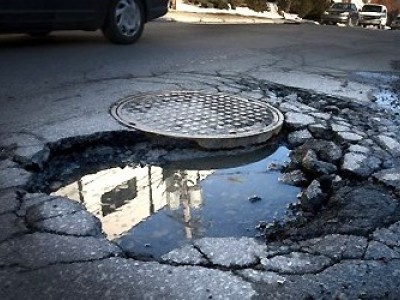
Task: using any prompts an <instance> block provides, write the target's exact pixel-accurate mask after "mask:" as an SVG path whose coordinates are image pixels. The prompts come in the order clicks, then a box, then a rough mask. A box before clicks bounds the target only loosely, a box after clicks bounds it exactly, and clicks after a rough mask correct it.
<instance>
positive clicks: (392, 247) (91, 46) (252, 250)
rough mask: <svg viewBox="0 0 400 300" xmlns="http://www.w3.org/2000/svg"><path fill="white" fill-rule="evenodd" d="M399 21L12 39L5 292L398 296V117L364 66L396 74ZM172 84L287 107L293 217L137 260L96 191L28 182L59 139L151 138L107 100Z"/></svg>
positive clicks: (4, 114)
mask: <svg viewBox="0 0 400 300" xmlns="http://www.w3.org/2000/svg"><path fill="white" fill-rule="evenodd" d="M399 34H400V33H399V32H396V31H374V30H364V29H360V28H339V27H329V26H324V27H322V26H314V25H224V26H216V25H182V24H174V23H152V24H148V26H147V28H146V33H145V36H144V38H143V40H142V41H141V42H140V43H139V44H137V45H135V46H132V47H117V46H114V45H110V44H107V43H106V42H105V41H104V40H103V38H102V37H101V36H100V34H98V33H94V34H87V33H70V32H67V33H60V34H57V35H55V36H51V37H49V38H47V39H45V40H33V39H31V38H27V37H23V36H2V37H0V43H1V45H2V48H1V49H0V53H1V55H0V64H1V66H2V68H1V71H0V72H1V73H0V83H1V84H0V101H1V104H2V108H3V109H2V110H1V111H0V126H1V127H0V136H1V139H0V146H1V148H0V149H1V154H0V191H1V193H0V226H1V228H2V230H1V232H0V258H1V259H0V298H1V299H35V298H41V299H56V298H62V299H79V298H85V299H92V298H93V299H94V298H100V299H398V295H400V203H399V199H400V198H399V197H400V137H399V134H398V128H399V126H400V124H399V122H400V121H399V116H398V112H397V111H396V110H395V109H393V110H392V109H384V108H382V107H380V106H379V105H378V104H377V103H375V102H373V101H371V100H373V94H374V90H376V89H378V88H379V82H378V81H374V80H372V81H371V80H368V81H362V80H359V79H358V77H357V76H355V75H354V74H355V73H357V72H373V73H379V74H385V75H387V74H391V75H394V76H399V72H398V69H396V68H395V67H396V66H397V65H398V63H396V62H398V45H397V43H396V39H398V37H399ZM382 45H385V46H384V47H382ZM375 49H380V51H379V53H378V52H377V51H376V50H375ZM165 90H200V91H205V92H209V93H213V92H223V93H232V94H235V95H240V96H248V97H254V98H257V99H262V100H264V101H267V102H268V103H270V104H272V105H274V106H276V107H277V108H279V109H280V110H281V111H282V112H283V113H284V115H285V120H286V121H285V126H284V129H283V132H282V142H283V143H285V144H286V145H287V146H288V147H289V149H291V150H292V152H291V155H290V158H291V162H290V164H289V165H288V166H287V167H286V168H284V169H283V171H282V172H283V174H282V180H283V181H284V182H286V183H287V184H293V185H297V186H300V187H301V188H302V190H303V192H302V195H300V196H299V201H298V203H297V204H296V205H294V207H293V208H292V209H293V211H294V212H295V213H294V216H293V217H291V218H288V219H287V220H285V222H284V223H272V224H264V225H263V226H262V228H261V233H262V236H263V237H264V240H259V239H258V240H255V239H252V238H241V239H237V238H204V239H200V240H196V241H194V242H193V244H191V245H187V246H185V247H183V248H179V249H175V250H173V251H172V252H170V253H168V254H166V255H164V256H163V257H162V258H161V259H160V260H158V261H155V260H153V261H139V260H137V259H133V258H130V257H129V255H128V253H126V252H125V251H124V249H122V248H120V247H119V246H118V245H116V244H114V243H113V242H112V241H108V240H107V239H106V238H105V237H104V235H103V233H102V230H101V224H100V223H99V221H98V220H97V218H95V217H93V216H92V215H91V214H90V213H88V212H87V211H86V210H85V207H84V206H83V205H81V204H78V203H76V202H73V201H71V200H69V199H67V198H62V197H55V196H49V195H48V194H45V193H43V192H41V191H38V190H33V189H32V188H31V187H32V182H33V181H34V178H37V177H38V176H39V174H40V172H42V171H43V170H44V169H45V168H46V163H47V162H48V161H49V160H51V159H54V158H56V157H57V153H59V152H60V151H61V152H66V153H68V151H71V149H73V150H75V149H80V148H79V147H86V146H88V145H93V144H97V143H100V144H101V143H105V144H107V143H108V144H113V143H115V142H116V141H117V140H118V142H119V143H124V142H127V141H129V143H131V144H132V143H133V144H135V141H143V137H142V136H141V134H140V133H138V132H132V131H129V130H127V129H126V128H124V127H122V126H121V125H120V124H119V123H117V122H116V121H115V120H114V119H113V118H112V117H111V116H110V114H109V107H110V105H111V104H112V103H114V102H115V101H117V100H120V99H121V98H123V97H126V96H130V95H136V94H139V93H146V92H154V91H165ZM138 153H139V152H138ZM137 155H138V157H137V158H138V159H144V160H146V159H149V158H148V157H146V156H144V157H142V156H143V154H137Z"/></svg>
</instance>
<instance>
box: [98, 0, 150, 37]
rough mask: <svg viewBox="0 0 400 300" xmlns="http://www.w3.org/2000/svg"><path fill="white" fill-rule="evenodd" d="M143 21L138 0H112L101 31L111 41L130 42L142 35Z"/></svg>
mask: <svg viewBox="0 0 400 300" xmlns="http://www.w3.org/2000/svg"><path fill="white" fill-rule="evenodd" d="M144 23H145V18H144V9H143V5H142V2H141V1H140V0H112V3H111V7H110V10H109V12H108V16H107V19H106V22H105V24H104V27H103V33H104V35H105V37H106V38H107V39H108V40H110V41H111V42H113V43H116V44H132V43H134V42H136V41H137V40H138V39H139V38H140V36H141V35H142V32H143V28H144Z"/></svg>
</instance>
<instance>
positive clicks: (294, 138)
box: [288, 129, 313, 146]
mask: <svg viewBox="0 0 400 300" xmlns="http://www.w3.org/2000/svg"><path fill="white" fill-rule="evenodd" d="M312 137H313V136H312V135H311V133H310V132H309V131H308V130H307V129H303V130H299V131H295V132H291V133H290V134H289V135H288V142H289V144H290V145H292V146H298V145H301V144H303V143H304V142H305V141H307V140H309V139H311V138H312Z"/></svg>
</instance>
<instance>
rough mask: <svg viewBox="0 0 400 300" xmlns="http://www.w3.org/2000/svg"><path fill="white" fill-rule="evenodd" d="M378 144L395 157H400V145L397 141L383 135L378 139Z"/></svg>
mask: <svg viewBox="0 0 400 300" xmlns="http://www.w3.org/2000/svg"><path fill="white" fill-rule="evenodd" d="M378 143H379V145H381V146H382V148H384V149H385V150H387V151H389V152H390V153H392V154H393V155H396V156H400V143H399V142H398V141H396V140H395V139H393V138H391V137H388V136H385V135H381V136H379V137H378Z"/></svg>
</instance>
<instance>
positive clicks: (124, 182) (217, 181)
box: [55, 147, 299, 257]
mask: <svg viewBox="0 0 400 300" xmlns="http://www.w3.org/2000/svg"><path fill="white" fill-rule="evenodd" d="M265 154H266V157H264V158H261V159H259V160H258V161H256V162H251V163H247V164H242V165H239V166H238V164H237V163H232V166H229V163H228V164H221V161H220V160H221V159H219V161H215V162H214V165H224V167H223V168H219V169H210V168H207V169H202V168H195V167H198V166H196V163H195V162H193V164H188V163H187V162H186V163H185V164H179V163H177V164H170V165H169V166H168V167H158V166H140V165H138V166H137V167H129V166H127V167H125V168H109V169H106V170H101V171H99V172H97V173H96V174H89V175H85V176H83V177H81V178H80V179H79V180H77V181H75V182H73V183H71V184H69V185H68V186H65V187H62V188H61V189H59V190H58V191H57V192H56V193H55V194H58V195H62V196H66V197H69V198H71V199H74V200H76V201H79V202H82V203H83V204H84V205H85V206H86V208H87V209H88V210H89V211H90V212H92V213H93V214H94V215H96V216H97V217H98V218H99V219H100V220H101V222H102V224H103V230H104V232H105V234H106V235H107V236H108V238H110V239H112V240H116V241H117V242H118V243H119V244H120V246H121V247H122V248H124V250H126V251H128V252H130V253H132V254H133V255H135V256H154V257H159V256H160V255H162V254H164V253H167V252H169V251H170V250H172V249H174V248H176V247H179V246H181V245H184V244H185V243H188V242H190V240H192V239H196V238H201V237H228V236H231V237H241V236H250V237H254V236H256V235H257V230H256V229H255V226H256V225H257V224H258V223H259V222H260V221H272V220H274V219H277V220H280V219H282V218H283V217H284V216H285V213H286V211H287V206H288V204H290V203H293V202H295V201H296V195H297V193H298V192H299V189H298V188H296V187H292V186H288V185H285V184H282V183H280V182H279V181H278V177H279V175H280V172H279V171H277V170H275V169H269V168H268V166H270V165H271V164H273V165H281V164H284V163H285V162H286V160H287V159H288V154H289V150H288V149H287V148H285V147H279V148H278V149H277V150H276V151H275V152H273V153H272V154H271V153H270V152H266V153H265ZM229 161H232V162H234V159H232V157H231V158H229ZM200 165H205V164H200ZM207 165H213V162H212V161H211V162H208V163H207ZM185 167H186V168H185Z"/></svg>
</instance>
